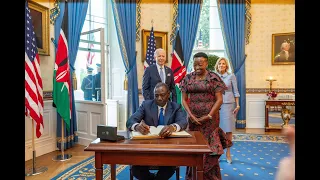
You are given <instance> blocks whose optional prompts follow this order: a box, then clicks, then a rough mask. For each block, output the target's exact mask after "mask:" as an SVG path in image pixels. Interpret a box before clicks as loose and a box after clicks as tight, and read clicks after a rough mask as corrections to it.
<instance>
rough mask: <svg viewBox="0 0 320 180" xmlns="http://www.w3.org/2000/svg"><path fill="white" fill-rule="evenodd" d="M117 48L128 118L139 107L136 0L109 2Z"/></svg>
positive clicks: (114, 0)
mask: <svg viewBox="0 0 320 180" xmlns="http://www.w3.org/2000/svg"><path fill="white" fill-rule="evenodd" d="M111 2H112V9H113V14H114V16H113V17H114V21H115V26H116V29H117V35H118V41H119V46H120V49H121V55H122V60H123V64H124V67H125V69H126V76H127V77H128V112H127V113H128V117H129V116H130V115H131V114H132V113H134V112H136V110H137V109H138V107H139V95H138V80H137V65H136V0H111Z"/></svg>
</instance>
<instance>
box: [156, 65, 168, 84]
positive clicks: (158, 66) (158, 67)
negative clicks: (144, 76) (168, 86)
mask: <svg viewBox="0 0 320 180" xmlns="http://www.w3.org/2000/svg"><path fill="white" fill-rule="evenodd" d="M156 65H157V69H158V73H159V76H160V70H161V69H160V68H161V66H160V65H159V64H157V63H156ZM162 71H163V81H164V82H163V83H166V76H167V75H166V70H165V69H164V65H163V66H162ZM160 77H161V76H160Z"/></svg>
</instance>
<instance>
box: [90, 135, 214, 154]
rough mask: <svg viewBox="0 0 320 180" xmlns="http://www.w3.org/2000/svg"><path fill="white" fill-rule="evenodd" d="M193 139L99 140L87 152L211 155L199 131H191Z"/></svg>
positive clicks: (92, 143) (91, 144)
mask: <svg viewBox="0 0 320 180" xmlns="http://www.w3.org/2000/svg"><path fill="white" fill-rule="evenodd" d="M189 133H190V134H191V135H192V137H188V138H165V139H144V140H142V139H141V140H136V139H135V140H131V139H126V140H122V141H118V142H109V141H100V138H97V139H96V140H94V141H93V142H91V143H90V144H89V146H87V147H86V148H85V149H84V150H85V151H96V152H98V151H100V152H123V153H129V152H140V153H178V154H207V153H211V150H210V149H209V146H208V143H207V141H206V140H205V139H204V137H203V135H202V134H201V133H200V132H198V131H189Z"/></svg>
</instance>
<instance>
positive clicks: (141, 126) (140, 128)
mask: <svg viewBox="0 0 320 180" xmlns="http://www.w3.org/2000/svg"><path fill="white" fill-rule="evenodd" d="M135 128H136V130H137V131H139V132H140V133H141V134H143V135H146V134H148V133H150V127H149V126H148V125H147V124H146V123H145V122H144V120H142V121H141V122H140V123H139V124H138V125H137V126H136V127H135Z"/></svg>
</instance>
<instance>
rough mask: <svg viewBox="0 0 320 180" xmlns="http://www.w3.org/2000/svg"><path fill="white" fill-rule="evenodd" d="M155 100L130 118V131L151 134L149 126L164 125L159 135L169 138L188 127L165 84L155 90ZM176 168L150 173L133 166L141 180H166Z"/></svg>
mask: <svg viewBox="0 0 320 180" xmlns="http://www.w3.org/2000/svg"><path fill="white" fill-rule="evenodd" d="M154 94H155V98H154V99H153V100H145V101H143V102H142V104H141V105H140V107H139V109H138V110H137V111H136V112H135V113H134V114H132V115H131V116H130V118H129V119H128V121H127V123H126V125H127V128H128V130H130V131H139V132H140V133H142V134H148V133H149V126H158V125H164V127H163V128H162V130H161V131H160V133H159V135H160V136H161V137H163V138H165V137H168V136H170V135H171V134H172V132H175V131H180V130H184V129H186V127H187V118H186V113H185V111H183V110H182V108H181V105H180V104H177V103H175V102H171V101H169V96H170V91H169V88H168V86H167V85H166V84H165V83H162V82H160V83H158V84H157V85H156V86H155V88H154ZM175 168H176V167H175V166H161V167H160V169H159V171H158V173H157V174H156V175H155V174H152V173H150V172H149V167H148V166H132V172H133V176H134V177H136V178H138V179H139V180H151V179H152V180H153V179H156V180H166V179H169V178H170V177H171V176H172V175H173V174H174V171H175Z"/></svg>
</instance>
